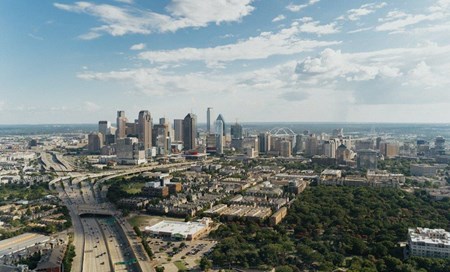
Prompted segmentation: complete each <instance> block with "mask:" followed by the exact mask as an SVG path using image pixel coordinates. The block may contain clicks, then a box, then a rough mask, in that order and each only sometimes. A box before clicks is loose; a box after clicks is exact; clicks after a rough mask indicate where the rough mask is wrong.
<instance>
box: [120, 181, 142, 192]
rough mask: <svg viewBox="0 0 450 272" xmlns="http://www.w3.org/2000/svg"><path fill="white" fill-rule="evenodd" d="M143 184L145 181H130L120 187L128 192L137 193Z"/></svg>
mask: <svg viewBox="0 0 450 272" xmlns="http://www.w3.org/2000/svg"><path fill="white" fill-rule="evenodd" d="M144 185H145V183H130V184H126V185H124V186H122V189H123V190H124V191H125V192H127V193H129V194H137V193H140V192H141V189H142V187H144Z"/></svg>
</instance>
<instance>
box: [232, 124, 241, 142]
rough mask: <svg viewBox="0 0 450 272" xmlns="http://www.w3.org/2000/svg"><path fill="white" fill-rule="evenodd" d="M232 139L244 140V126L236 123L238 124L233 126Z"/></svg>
mask: <svg viewBox="0 0 450 272" xmlns="http://www.w3.org/2000/svg"><path fill="white" fill-rule="evenodd" d="M230 133H231V139H242V137H243V134H242V126H241V125H240V124H238V123H237V122H236V124H234V125H231V131H230Z"/></svg>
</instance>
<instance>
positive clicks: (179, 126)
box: [173, 119, 183, 142]
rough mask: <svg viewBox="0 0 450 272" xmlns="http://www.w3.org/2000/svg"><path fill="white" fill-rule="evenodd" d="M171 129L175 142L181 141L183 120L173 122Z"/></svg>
mask: <svg viewBox="0 0 450 272" xmlns="http://www.w3.org/2000/svg"><path fill="white" fill-rule="evenodd" d="M173 129H174V132H175V138H174V139H175V142H182V141H183V119H175V120H173Z"/></svg>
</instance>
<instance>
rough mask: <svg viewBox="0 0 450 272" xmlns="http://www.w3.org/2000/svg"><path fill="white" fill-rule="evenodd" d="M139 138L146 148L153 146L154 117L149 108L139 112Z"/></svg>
mask: <svg viewBox="0 0 450 272" xmlns="http://www.w3.org/2000/svg"><path fill="white" fill-rule="evenodd" d="M138 139H139V142H140V143H142V144H143V146H144V150H147V149H149V148H151V147H152V117H151V115H150V113H149V112H148V111H147V110H142V111H140V112H139V117H138Z"/></svg>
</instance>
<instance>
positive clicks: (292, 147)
mask: <svg viewBox="0 0 450 272" xmlns="http://www.w3.org/2000/svg"><path fill="white" fill-rule="evenodd" d="M204 114H205V117H206V118H205V119H206V120H207V123H206V124H201V125H199V124H198V121H197V120H198V119H197V115H196V114H194V113H187V114H186V115H185V116H184V118H183V119H181V118H180V119H174V120H168V119H167V118H165V117H162V118H159V119H158V121H155V120H154V119H155V118H154V117H152V115H151V113H150V112H149V111H147V110H142V111H140V112H139V113H137V114H136V117H135V118H129V117H127V115H126V113H125V112H124V111H120V110H119V111H117V115H116V120H115V124H114V126H113V124H112V122H111V121H109V120H100V121H98V125H95V126H92V125H90V126H89V125H55V126H53V125H46V126H43V127H42V128H40V129H42V130H40V132H39V133H38V131H39V130H35V129H34V126H9V127H5V129H4V130H3V131H2V133H1V134H0V135H1V136H0V149H1V151H2V153H1V155H0V167H1V171H0V183H1V185H0V186H1V190H0V263H1V265H0V267H2V268H3V267H5V269H7V270H8V269H9V270H8V271H68V270H70V271H77V272H78V271H80V272H81V271H94V270H100V271H111V269H113V268H114V269H117V270H120V269H122V270H127V271H185V270H189V269H191V270H193V271H199V270H203V271H206V270H212V271H220V270H221V269H224V268H229V267H233V268H234V269H238V271H240V270H239V269H244V268H245V266H250V267H251V268H252V269H254V270H256V271H273V269H275V271H277V270H278V269H281V268H280V267H282V266H283V264H282V263H289V265H288V266H289V267H297V268H299V269H305V270H308V269H309V270H311V269H316V268H317V267H316V266H317V261H302V262H300V263H299V260H300V259H299V258H311V260H321V258H322V257H320V256H316V257H312V256H310V255H308V254H310V253H308V252H309V251H305V250H306V249H302V250H303V251H301V250H298V251H297V249H294V248H292V247H290V246H289V249H288V250H290V251H292V252H297V254H299V255H296V256H297V257H294V258H293V259H292V258H291V259H289V258H287V257H286V259H283V262H281V261H273V260H272V261H271V260H270V258H267V257H264V256H266V255H267V254H269V250H272V249H269V248H266V247H265V246H263V247H262V248H261V249H259V250H256V249H255V250H256V251H255V252H256V253H255V254H256V255H255V257H254V258H253V257H252V259H245V260H234V261H231V260H232V259H229V258H228V257H224V256H228V255H227V254H231V253H230V252H229V249H227V247H228V246H229V245H228V244H227V240H226V239H223V240H222V239H220V238H218V237H220V235H222V234H223V233H227V232H229V231H232V232H233V233H234V234H233V235H234V236H232V237H239V235H243V234H242V231H241V230H239V228H246V227H251V228H253V229H254V231H255V232H256V233H257V234H256V235H262V233H263V232H264V231H267V230H270V231H271V232H272V235H274V237H278V238H277V239H289V241H291V243H294V244H296V245H297V247H300V246H301V245H303V241H304V239H305V237H309V236H308V235H306V234H302V233H304V232H305V231H306V230H307V229H309V228H311V227H312V228H313V229H312V230H311V231H318V230H317V228H318V226H319V225H317V224H319V223H316V224H314V225H311V222H309V221H308V220H313V221H315V220H318V219H317V218H318V217H319V215H316V216H317V218H316V217H311V213H312V212H313V213H325V212H326V211H327V210H328V209H333V208H334V207H333V206H327V205H328V204H325V203H324V204H321V205H323V206H321V208H320V209H318V210H314V211H312V210H310V209H309V208H308V209H307V211H308V212H305V211H306V210H305V211H304V210H303V209H306V207H307V206H308V205H317V201H314V200H311V199H310V198H312V199H314V197H320V196H324V195H327V194H329V193H333V192H334V191H335V190H337V191H336V192H335V194H336V198H332V200H333V201H338V199H339V195H345V194H347V195H348V196H349V197H351V198H355V199H356V198H361V197H366V196H368V195H374V196H375V198H374V199H378V200H382V202H379V204H376V205H394V204H395V205H397V204H396V203H402V201H405V199H408V198H414V199H415V200H414V201H413V202H411V203H416V204H414V205H419V204H417V203H421V204H420V205H422V206H420V207H417V209H422V210H421V211H422V212H418V213H419V214H420V215H416V216H418V217H419V218H420V217H421V216H427V215H426V214H427V212H423V211H425V210H427V211H431V210H430V209H435V210H432V211H434V212H435V213H436V214H435V215H434V216H435V219H427V220H428V221H427V220H425V219H423V220H422V219H420V220H419V219H418V220H419V221H417V220H416V221H414V220H415V219H416V218H415V217H404V216H402V219H401V220H403V222H405V224H404V225H402V226H399V227H398V230H397V232H396V233H397V234H398V236H395V237H394V236H389V237H387V238H383V239H388V240H386V241H389V245H390V246H388V242H384V244H380V243H379V242H376V241H375V240H372V239H375V236H374V238H370V236H367V237H363V236H361V237H359V238H354V239H357V240H358V241H359V242H360V243H367V245H368V246H367V250H369V251H375V252H374V253H373V254H378V255H377V256H378V257H377V258H379V259H381V260H383V262H388V260H389V258H396V260H398V262H399V264H401V265H405V266H408V265H410V262H412V261H413V260H416V259H415V258H434V259H438V260H439V259H444V260H447V259H450V242H449V241H450V238H449V237H450V234H449V232H448V229H450V227H449V226H450V221H448V222H447V221H445V220H447V219H442V218H444V217H442V218H440V217H439V216H446V213H447V214H448V210H446V209H445V207H446V205H447V204H446V203H448V199H450V186H449V183H450V175H449V171H448V170H449V163H450V154H449V151H448V150H449V148H448V142H447V141H446V137H448V135H449V127H448V126H447V125H426V124H421V125H414V126H411V125H402V124H398V125H395V124H333V123H329V124H312V123H311V124H310V123H293V124H289V123H280V124H273V123H239V122H238V121H234V122H228V121H227V119H226V118H225V116H223V115H222V114H220V113H216V114H214V109H213V108H211V107H208V108H206V111H205V113H204ZM131 120H132V121H131ZM308 127H311V129H308ZM346 130H348V132H347V131H346ZM385 193H388V195H389V196H392V197H393V199H388V198H387V196H386V194H385ZM374 199H371V200H369V199H365V200H364V201H368V202H367V203H369V202H370V201H375V200H374ZM328 200H329V199H328ZM378 200H377V201H378ZM339 201H341V202H342V201H343V200H339ZM341 202H339V203H341ZM342 203H345V201H344V202H342ZM436 203H439V204H436ZM334 205H335V206H336V205H340V204H334ZM371 205H375V204H371ZM402 205H404V204H402ZM302 207H303V208H302ZM442 207H444V208H442ZM354 209H356V208H351V209H348V208H344V207H341V208H338V210H336V212H337V213H338V214H339V213H342V212H352V213H353V212H354ZM404 209H406V208H403V210H402V212H396V213H394V212H393V211H389V210H383V211H381V210H378V211H377V214H378V215H380V214H382V213H387V214H389V216H390V217H389V220H391V219H392V218H397V217H396V216H401V215H400V214H402V213H403V212H405V210H404ZM414 209H416V208H413V207H409V208H408V210H409V212H413V211H414ZM441 211H442V213H441ZM361 212H362V211H358V212H355V214H349V215H348V216H347V219H346V220H353V219H351V218H352V217H353V216H356V215H357V214H359V215H360V214H361ZM299 216H301V217H302V218H303V219H302V220H300V221H298V219H296V218H297V217H299ZM328 216H330V215H328ZM365 216H366V217H367V218H369V215H365ZM334 217H335V216H334ZM334 217H333V216H332V217H330V218H334ZM438 218H440V219H438ZM296 220H297V221H296ZM333 220H338V221H339V223H333V224H332V225H329V227H330V228H335V227H339V226H341V225H345V223H344V221H342V220H343V218H340V219H333ZM355 220H357V219H356V218H355ZM368 220H369V219H368ZM370 220H372V219H370ZM389 220H382V221H376V222H378V223H380V224H384V223H385V222H388V221H389ZM395 220H398V219H395ZM395 220H394V221H395ZM433 220H439V221H433ZM294 221H295V222H297V223H295V224H293V223H292V222H294ZM363 222H364V221H361V220H359V219H358V221H356V222H354V223H352V224H353V225H352V226H355V225H359V224H362V223H363ZM414 222H415V223H414ZM417 222H422V223H420V224H418V223H417ZM423 222H428V223H423ZM437 222H440V223H437ZM378 223H377V224H378ZM231 227H233V228H234V229H233V230H230V229H228V228H231ZM319 227H320V226H319ZM347 227H350V225H348V226H347ZM385 228H390V227H385ZM367 231H368V230H366V232H367ZM384 231H386V230H385V229H380V230H379V233H383V232H384ZM344 233H345V232H344ZM377 233H378V232H377ZM301 235H303V236H304V235H306V236H305V237H303V236H301ZM379 235H381V234H379ZM242 237H243V238H242V239H249V240H248V241H247V243H248V245H249V246H252V247H253V246H256V244H254V243H257V241H251V235H250V236H249V235H247V234H246V235H243V236H242ZM281 237H284V238H281ZM299 237H303V238H299ZM230 239H231V238H230ZM307 239H309V238H307ZM316 239H319V238H316ZM359 242H358V243H359ZM274 243H275V244H276V245H277V246H282V244H279V243H281V242H274ZM343 243H346V242H343ZM355 243H356V242H355ZM11 245H17V246H11ZM381 245H382V246H383V247H382V248H381ZM284 246H286V245H284ZM313 248H314V245H309V246H308V250H313ZM380 248H381V249H382V250H384V249H385V250H386V252H387V253H386V252H385V251H383V252H385V253H383V254H381V255H380V253H379V252H378V253H377V251H376V250H378V249H380ZM234 250H235V251H236V252H235V253H236V254H241V253H242V252H245V249H244V248H241V247H240V246H238V247H237V248H235V249H234ZM389 250H393V251H395V253H389ZM223 254H225V255H223ZM233 254H234V253H233ZM242 254H243V253H242ZM323 254H326V253H323ZM336 254H339V256H342V258H345V257H347V258H348V257H350V256H353V257H354V256H361V258H366V257H365V255H364V253H361V252H360V253H357V251H356V250H355V249H349V250H343V251H340V252H339V253H336ZM358 254H359V255H358ZM361 254H362V255H361ZM300 256H301V257H300ZM308 256H309V257H308ZM321 256H322V255H321ZM323 256H326V255H323ZM283 258H285V257H283ZM374 265H375V264H374ZM414 265H415V267H416V268H424V269H427V270H429V269H430V268H429V266H427V265H431V264H430V263H427V265H425V263H415V264H414ZM449 265H450V264H449ZM284 266H286V265H284ZM321 267H322V268H323V269H322V270H326V271H328V270H329V269H332V268H333V269H337V268H349V267H352V264H347V263H344V262H342V261H333V262H330V263H327V262H322V264H321ZM391 268H392V267H390V268H386V269H384V268H383V267H381V268H380V269H378V270H379V271H391Z"/></svg>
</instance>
